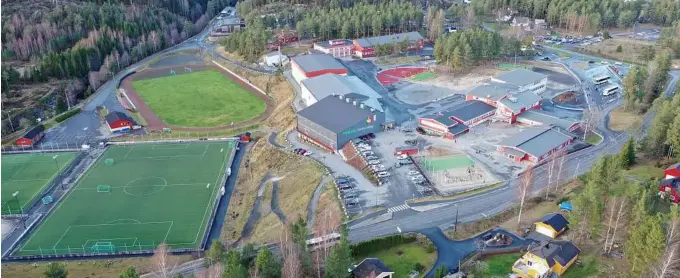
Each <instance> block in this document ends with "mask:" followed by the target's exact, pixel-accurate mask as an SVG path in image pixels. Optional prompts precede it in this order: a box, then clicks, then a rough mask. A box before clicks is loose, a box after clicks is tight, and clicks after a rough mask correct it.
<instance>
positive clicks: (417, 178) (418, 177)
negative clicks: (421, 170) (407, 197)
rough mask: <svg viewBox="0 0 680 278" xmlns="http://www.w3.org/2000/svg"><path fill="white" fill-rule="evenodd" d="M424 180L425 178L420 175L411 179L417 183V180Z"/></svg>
mask: <svg viewBox="0 0 680 278" xmlns="http://www.w3.org/2000/svg"><path fill="white" fill-rule="evenodd" d="M424 179H425V177H423V176H422V175H417V176H412V177H411V180H412V181H419V180H424Z"/></svg>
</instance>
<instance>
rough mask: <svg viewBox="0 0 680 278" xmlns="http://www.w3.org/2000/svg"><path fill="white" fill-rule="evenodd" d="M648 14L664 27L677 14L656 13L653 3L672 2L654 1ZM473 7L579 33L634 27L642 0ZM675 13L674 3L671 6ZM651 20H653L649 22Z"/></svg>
mask: <svg viewBox="0 0 680 278" xmlns="http://www.w3.org/2000/svg"><path fill="white" fill-rule="evenodd" d="M651 2H652V4H650V6H654V7H655V8H653V9H650V12H649V13H648V15H649V17H650V20H653V21H654V22H660V23H663V24H664V25H668V24H670V23H672V22H673V21H674V20H677V18H678V16H680V15H679V14H677V13H671V14H670V16H671V18H674V19H671V20H670V21H668V18H667V17H668V15H669V14H662V13H658V12H657V11H658V10H659V9H658V8H656V7H657V6H655V4H654V3H655V2H663V3H666V4H662V5H659V6H658V7H666V6H668V5H673V2H672V1H666V0H655V1H651ZM472 5H473V6H474V7H475V10H476V11H477V13H478V14H503V13H505V11H507V9H511V10H516V11H517V12H518V13H519V15H521V16H526V17H531V18H539V19H545V20H546V22H548V24H550V25H552V26H555V27H563V28H566V29H569V30H574V31H582V30H583V29H584V28H591V29H598V28H611V27H623V28H629V27H631V26H633V24H635V21H636V20H637V18H638V16H639V14H640V12H641V11H642V7H643V5H644V1H623V0H603V1H599V0H567V1H563V0H514V1H504V0H481V1H473V2H472ZM674 5H675V6H676V7H675V8H676V10H677V1H676V2H675V3H674ZM652 11H654V12H652ZM652 18H653V19H652Z"/></svg>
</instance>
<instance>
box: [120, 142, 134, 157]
mask: <svg viewBox="0 0 680 278" xmlns="http://www.w3.org/2000/svg"><path fill="white" fill-rule="evenodd" d="M134 148H135V145H132V148H130V150H128V152H127V153H125V156H123V158H127V157H128V155H129V154H130V152H131V151H132V149H134Z"/></svg>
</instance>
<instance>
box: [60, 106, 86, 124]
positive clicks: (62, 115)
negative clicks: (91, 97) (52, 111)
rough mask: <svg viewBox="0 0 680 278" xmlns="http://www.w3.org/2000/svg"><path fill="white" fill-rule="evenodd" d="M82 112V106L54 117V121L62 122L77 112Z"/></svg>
mask: <svg viewBox="0 0 680 278" xmlns="http://www.w3.org/2000/svg"><path fill="white" fill-rule="evenodd" d="M78 113H80V108H74V109H71V110H69V111H66V112H64V113H63V114H61V115H59V116H57V117H55V118H54V121H55V122H57V123H61V122H63V121H66V120H67V119H68V118H70V117H73V116H74V115H75V114H78Z"/></svg>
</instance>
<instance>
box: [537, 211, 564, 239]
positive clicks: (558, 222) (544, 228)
mask: <svg viewBox="0 0 680 278" xmlns="http://www.w3.org/2000/svg"><path fill="white" fill-rule="evenodd" d="M568 225H569V221H568V220H567V218H566V217H564V215H562V214H559V213H550V214H547V215H545V216H543V218H541V221H538V222H536V223H534V226H535V227H536V232H538V233H541V234H544V235H546V236H549V237H551V238H556V237H557V236H559V235H560V234H562V233H563V232H564V231H566V230H567V226H568Z"/></svg>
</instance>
